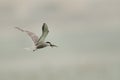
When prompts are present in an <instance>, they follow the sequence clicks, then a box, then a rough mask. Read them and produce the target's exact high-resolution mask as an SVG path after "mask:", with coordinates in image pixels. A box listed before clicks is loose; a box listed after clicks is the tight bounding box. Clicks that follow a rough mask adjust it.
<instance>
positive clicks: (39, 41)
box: [15, 23, 57, 51]
mask: <svg viewBox="0 0 120 80" xmlns="http://www.w3.org/2000/svg"><path fill="white" fill-rule="evenodd" d="M15 28H16V29H18V30H20V31H22V32H25V33H27V34H28V36H29V37H30V38H31V39H32V41H33V42H34V45H35V49H34V50H33V51H36V50H37V49H41V48H44V47H47V46H50V47H57V46H56V45H53V44H51V42H49V41H47V42H45V38H46V37H47V35H48V33H49V30H48V26H47V24H46V23H43V26H42V35H41V37H40V38H39V37H38V36H37V35H36V34H34V33H33V32H30V31H27V30H23V29H21V28H19V27H15Z"/></svg>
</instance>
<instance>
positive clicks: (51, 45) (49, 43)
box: [46, 42, 57, 47]
mask: <svg viewBox="0 0 120 80" xmlns="http://www.w3.org/2000/svg"><path fill="white" fill-rule="evenodd" d="M46 43H47V44H48V45H49V46H50V47H57V46H56V45H53V44H51V42H46Z"/></svg>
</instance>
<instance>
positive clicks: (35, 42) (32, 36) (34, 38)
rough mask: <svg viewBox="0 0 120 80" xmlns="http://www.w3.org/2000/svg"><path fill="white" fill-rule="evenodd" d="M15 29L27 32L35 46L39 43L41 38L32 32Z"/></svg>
mask: <svg viewBox="0 0 120 80" xmlns="http://www.w3.org/2000/svg"><path fill="white" fill-rule="evenodd" d="M15 28H16V29H18V30H20V31H22V32H26V33H27V34H28V35H29V36H30V38H31V39H32V40H33V42H34V44H35V45H36V44H37V41H38V39H39V38H38V36H37V35H35V34H34V33H33V32H30V31H27V30H23V29H21V28H19V27H15Z"/></svg>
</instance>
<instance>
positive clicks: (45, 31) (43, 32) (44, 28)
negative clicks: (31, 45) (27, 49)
mask: <svg viewBox="0 0 120 80" xmlns="http://www.w3.org/2000/svg"><path fill="white" fill-rule="evenodd" d="M48 33H49V30H48V26H47V24H46V23H43V26H42V35H41V37H40V38H39V40H38V42H44V41H45V38H46V36H47V35H48Z"/></svg>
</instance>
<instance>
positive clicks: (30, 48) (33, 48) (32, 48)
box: [24, 46, 35, 51]
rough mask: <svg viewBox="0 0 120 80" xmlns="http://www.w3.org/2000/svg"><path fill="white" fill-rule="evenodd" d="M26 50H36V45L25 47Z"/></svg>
mask: <svg viewBox="0 0 120 80" xmlns="http://www.w3.org/2000/svg"><path fill="white" fill-rule="evenodd" d="M24 49H25V50H27V51H33V50H35V47H33V46H32V47H27V48H24Z"/></svg>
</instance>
